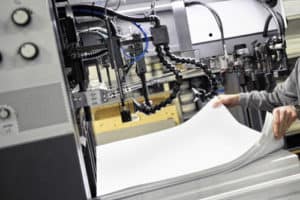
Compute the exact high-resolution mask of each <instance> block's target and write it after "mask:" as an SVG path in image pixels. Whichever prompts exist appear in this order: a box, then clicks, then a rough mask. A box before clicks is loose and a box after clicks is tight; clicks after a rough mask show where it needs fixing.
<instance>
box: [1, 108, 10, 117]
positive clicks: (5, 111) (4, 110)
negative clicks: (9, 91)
mask: <svg viewBox="0 0 300 200" xmlns="http://www.w3.org/2000/svg"><path fill="white" fill-rule="evenodd" d="M9 116H10V112H9V110H8V109H7V108H3V107H2V108H0V119H2V120H5V119H8V118H9Z"/></svg>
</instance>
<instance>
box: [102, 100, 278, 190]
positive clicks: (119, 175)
mask: <svg viewBox="0 0 300 200" xmlns="http://www.w3.org/2000/svg"><path fill="white" fill-rule="evenodd" d="M212 101H213V100H212ZM212 101H211V102H209V103H208V104H207V105H206V106H205V107H204V108H203V109H202V110H201V111H200V112H198V113H197V114H196V115H195V116H194V117H193V118H192V119H190V120H189V121H187V122H185V123H183V124H182V125H179V126H177V127H174V128H171V129H168V130H164V131H160V132H157V133H153V134H150V135H145V136H141V137H137V138H133V139H128V140H123V141H119V142H114V143H111V144H106V145H103V146H99V147H97V168H98V170H97V171H98V185H97V186H98V196H103V195H108V194H113V193H118V192H124V191H130V192H137V191H139V188H141V187H145V186H146V187H148V188H150V189H151V187H156V186H158V185H168V184H174V183H180V182H183V181H188V180H192V179H195V178H202V177H207V176H212V175H215V174H219V173H224V172H229V171H232V170H236V169H238V168H240V167H243V166H245V165H247V164H248V163H250V162H253V161H254V160H257V159H258V158H261V157H263V156H265V155H266V154H269V153H270V152H273V151H275V150H277V149H279V148H281V147H282V145H283V141H282V140H279V141H277V140H275V139H274V137H273V133H272V128H271V123H272V115H271V114H269V113H268V114H267V117H266V121H265V125H264V127H263V130H262V133H260V132H257V131H255V130H252V129H250V128H248V127H246V126H244V125H242V124H240V123H238V122H237V121H236V120H235V119H234V117H233V116H232V115H231V114H230V112H229V111H228V110H227V109H226V108H225V107H224V106H221V107H219V108H213V107H212Z"/></svg>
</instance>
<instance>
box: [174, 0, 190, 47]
mask: <svg viewBox="0 0 300 200" xmlns="http://www.w3.org/2000/svg"><path fill="white" fill-rule="evenodd" d="M172 8H173V15H174V19H175V25H176V30H177V31H176V32H177V38H178V42H179V48H180V51H182V52H185V51H190V50H191V49H192V40H191V37H190V28H189V25H188V18H187V13H186V9H185V6H184V2H183V1H181V0H175V1H173V2H172Z"/></svg>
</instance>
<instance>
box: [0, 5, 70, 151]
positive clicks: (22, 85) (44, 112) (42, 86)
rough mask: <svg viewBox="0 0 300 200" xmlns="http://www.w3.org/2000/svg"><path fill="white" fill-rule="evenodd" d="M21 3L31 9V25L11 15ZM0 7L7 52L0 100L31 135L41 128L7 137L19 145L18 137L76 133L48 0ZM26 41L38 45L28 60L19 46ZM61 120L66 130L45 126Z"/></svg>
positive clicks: (0, 37) (0, 72)
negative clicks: (13, 110)
mask: <svg viewBox="0 0 300 200" xmlns="http://www.w3.org/2000/svg"><path fill="white" fill-rule="evenodd" d="M19 8H26V9H28V10H29V11H30V13H31V15H30V16H31V21H30V23H29V24H28V25H25V26H17V25H16V24H15V23H14V22H13V20H12V18H11V15H12V13H13V12H14V11H15V10H16V9H19ZM0 11H1V12H0V43H1V44H2V45H1V47H0V52H1V53H2V57H3V61H2V62H0V104H2V105H3V104H7V105H9V106H12V107H13V108H14V109H15V111H16V113H17V120H18V124H19V128H20V132H26V134H28V133H29V132H30V131H33V132H34V131H35V130H37V129H39V130H40V131H39V132H38V133H35V134H36V135H35V136H34V137H30V134H28V135H27V136H28V137H27V139H25V138H23V137H24V136H21V134H19V135H11V136H6V137H5V140H6V141H8V140H9V139H7V137H11V138H10V140H9V141H12V143H14V144H15V142H13V141H19V139H20V141H22V142H26V141H27V142H31V141H34V140H35V139H38V138H39V139H41V138H43V137H44V138H49V137H56V136H57V135H58V133H59V134H62V135H64V134H71V133H74V127H73V124H72V118H71V112H70V104H69V102H68V96H67V93H66V88H65V83H64V75H63V72H62V65H61V61H60V57H59V51H58V46H57V39H56V35H55V31H54V27H53V26H54V24H53V23H52V22H53V19H52V14H51V12H50V4H49V2H48V1H39V0H31V1H27V0H18V1H13V0H10V1H6V2H5V4H2V5H1V8H0ZM25 42H31V43H34V44H35V45H36V46H37V47H38V50H39V54H38V56H37V57H36V58H34V59H32V60H26V59H24V58H23V57H22V56H21V55H20V52H19V48H20V47H21V45H22V44H24V43H25ZM62 124H64V128H63V129H62V130H64V131H63V132H62V131H61V130H60V131H54V132H53V131H52V132H47V131H41V127H47V126H54V127H57V126H62ZM50 129H51V128H50ZM46 130H47V129H46ZM21 138H22V139H21ZM1 140H2V139H1ZM12 143H6V144H3V143H2V144H1V145H8V146H9V145H11V144H12ZM2 147H3V146H2Z"/></svg>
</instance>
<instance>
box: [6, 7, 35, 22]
mask: <svg viewBox="0 0 300 200" xmlns="http://www.w3.org/2000/svg"><path fill="white" fill-rule="evenodd" d="M11 19H12V21H13V22H14V23H15V24H16V25H18V26H26V25H27V24H29V23H30V21H31V11H30V10H28V9H26V8H18V9H16V10H14V11H13V13H12V14H11Z"/></svg>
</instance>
